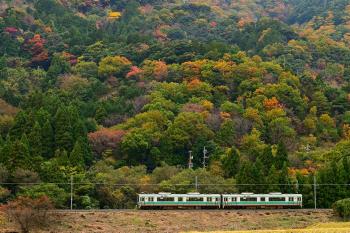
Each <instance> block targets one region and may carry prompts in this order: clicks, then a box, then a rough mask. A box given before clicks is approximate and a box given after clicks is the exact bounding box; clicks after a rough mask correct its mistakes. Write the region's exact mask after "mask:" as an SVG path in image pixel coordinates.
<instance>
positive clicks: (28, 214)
mask: <svg viewBox="0 0 350 233" xmlns="http://www.w3.org/2000/svg"><path fill="white" fill-rule="evenodd" d="M52 209H53V205H52V203H51V201H50V200H49V199H48V198H47V197H46V196H42V197H40V198H36V199H32V198H29V197H21V196H20V197H18V198H17V199H15V200H13V201H10V202H8V203H7V204H5V205H2V206H1V209H0V210H1V211H2V212H4V213H5V214H6V215H7V216H8V218H9V219H10V220H12V221H13V222H14V223H16V225H17V226H18V228H19V229H20V230H21V232H22V233H29V232H30V231H31V230H34V229H39V228H41V227H44V226H47V225H48V223H49V222H50V221H51V218H50V213H49V211H50V210H52Z"/></svg>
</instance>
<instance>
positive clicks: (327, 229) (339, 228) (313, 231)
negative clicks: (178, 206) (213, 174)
mask: <svg viewBox="0 0 350 233" xmlns="http://www.w3.org/2000/svg"><path fill="white" fill-rule="evenodd" d="M349 232H350V222H329V223H319V224H315V225H313V226H311V227H308V228H303V229H284V230H253V231H212V232H207V233H349ZM188 233H199V232H188Z"/></svg>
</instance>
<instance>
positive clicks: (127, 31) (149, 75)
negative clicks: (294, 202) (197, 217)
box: [0, 0, 350, 208]
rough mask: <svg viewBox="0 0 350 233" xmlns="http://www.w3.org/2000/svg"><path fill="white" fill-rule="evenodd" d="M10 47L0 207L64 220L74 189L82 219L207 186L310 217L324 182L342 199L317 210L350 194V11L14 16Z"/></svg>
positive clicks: (14, 4)
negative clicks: (29, 205) (283, 199)
mask: <svg viewBox="0 0 350 233" xmlns="http://www.w3.org/2000/svg"><path fill="white" fill-rule="evenodd" d="M0 41H1V43H0V183H1V184H0V200H1V201H7V200H9V199H11V198H14V197H15V196H18V195H26V196H31V197H36V196H40V195H43V194H45V195H47V196H49V197H50V198H51V199H53V201H54V203H55V205H56V207H59V208H65V207H66V206H67V205H68V204H69V201H68V199H69V191H70V186H69V183H70V179H71V177H73V180H74V183H75V186H74V187H75V189H74V205H75V208H125V207H133V206H134V203H135V197H136V194H137V193H138V192H158V191H171V192H189V191H193V189H194V185H193V182H194V179H195V177H196V176H197V177H198V179H199V183H202V184H203V185H199V191H200V192H215V193H222V192H244V191H245V192H246V191H252V192H257V193H259V192H261V193H263V192H272V191H280V192H284V193H288V192H298V193H302V194H303V195H304V200H305V202H304V205H305V206H306V207H310V206H312V205H313V198H312V195H313V193H312V192H313V187H312V185H311V184H312V183H313V177H314V176H316V178H317V182H318V183H320V184H334V185H332V186H326V185H325V186H319V187H318V192H319V194H318V204H319V206H322V207H329V206H330V205H331V204H332V203H333V202H334V201H335V200H338V199H341V198H344V197H346V196H348V195H349V194H350V190H349V188H348V186H345V185H344V184H348V183H349V182H350V161H349V156H350V4H349V2H348V1H347V0H333V1H331V0H311V1H304V0H265V1H264V0H253V1H243V0H239V1H231V0H206V1H198V0H168V1H160V0H74V1H68V0H12V1H11V0H10V1H1V2H0ZM204 147H205V149H206V151H207V153H208V155H209V159H208V160H207V161H206V167H205V168H203V148H204ZM189 151H191V153H192V155H193V157H194V158H193V163H194V168H193V169H187V166H188V158H189ZM26 183H30V184H31V185H29V184H28V185H26ZM117 184H118V185H117ZM121 184H124V185H121ZM205 184H207V185H205ZM208 184H217V185H216V186H213V185H208ZM243 184H244V185H243ZM247 184H252V185H247ZM254 184H264V185H260V186H256V185H254Z"/></svg>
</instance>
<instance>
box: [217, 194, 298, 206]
mask: <svg viewBox="0 0 350 233" xmlns="http://www.w3.org/2000/svg"><path fill="white" fill-rule="evenodd" d="M302 198H303V197H302V195H301V194H282V193H269V194H254V193H241V194H223V195H222V208H224V209H225V208H226V209H228V208H295V207H300V208H301V207H302V206H303V199H302Z"/></svg>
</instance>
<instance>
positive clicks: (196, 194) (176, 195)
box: [139, 193, 221, 197]
mask: <svg viewBox="0 0 350 233" xmlns="http://www.w3.org/2000/svg"><path fill="white" fill-rule="evenodd" d="M220 195H221V194H201V193H185V194H179V193H140V194H139V196H152V197H164V196H171V197H219V196H220Z"/></svg>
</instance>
